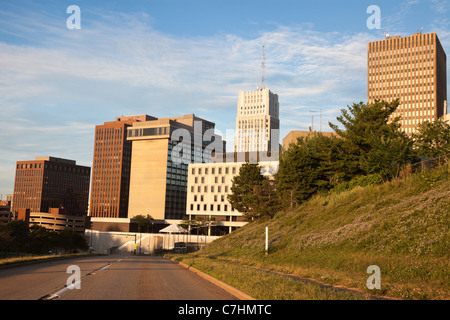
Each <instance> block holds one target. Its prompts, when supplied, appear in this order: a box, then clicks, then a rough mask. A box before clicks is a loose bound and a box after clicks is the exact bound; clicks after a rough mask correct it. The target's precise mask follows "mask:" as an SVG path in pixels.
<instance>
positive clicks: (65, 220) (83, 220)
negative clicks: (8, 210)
mask: <svg viewBox="0 0 450 320" xmlns="http://www.w3.org/2000/svg"><path fill="white" fill-rule="evenodd" d="M17 219H18V220H23V221H26V222H28V223H29V225H30V226H33V225H36V226H41V227H44V228H46V229H47V230H52V231H61V230H71V231H73V232H76V233H80V234H84V231H85V230H86V228H89V226H90V217H89V216H70V215H66V214H60V212H59V209H50V212H48V213H46V212H30V210H29V209H20V210H19V211H18V216H17Z"/></svg>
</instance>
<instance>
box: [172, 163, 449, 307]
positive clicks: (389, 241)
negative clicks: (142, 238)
mask: <svg viewBox="0 0 450 320" xmlns="http://www.w3.org/2000/svg"><path fill="white" fill-rule="evenodd" d="M449 222H450V179H449V174H448V167H441V168H440V169H439V170H434V171H430V172H423V173H419V174H415V175H413V176H411V177H409V178H407V179H405V180H396V181H393V182H389V183H385V184H381V185H372V186H366V187H356V188H354V189H351V190H348V191H344V192H340V193H337V192H334V193H327V194H319V195H316V196H315V197H313V198H312V199H310V200H309V201H307V202H305V203H304V204H302V205H301V206H299V207H298V208H296V209H295V210H294V211H292V212H289V211H287V212H280V213H278V214H277V215H275V217H274V218H273V219H272V220H259V221H256V222H253V223H249V224H248V225H246V226H245V227H243V228H241V229H239V230H236V231H235V232H233V233H231V234H229V235H227V236H224V237H222V238H220V239H218V240H216V241H214V242H213V243H211V244H210V245H208V246H207V247H206V248H205V249H204V250H202V251H199V252H197V253H194V254H191V255H186V256H178V257H177V258H178V259H182V260H183V261H184V262H185V263H189V264H190V263H191V261H194V262H195V264H194V266H195V267H197V268H199V269H201V270H203V271H205V272H207V273H212V274H213V275H214V276H216V277H219V278H222V279H225V280H224V281H225V282H228V283H230V284H231V285H234V286H236V287H238V288H240V289H242V290H243V291H246V292H247V293H249V294H250V295H253V296H255V297H256V298H259V299H351V298H354V295H350V296H349V295H348V294H345V295H340V294H336V293H335V292H331V293H329V292H328V291H330V290H328V291H327V290H324V289H323V288H316V287H317V286H314V285H309V284H308V287H310V286H311V288H310V289H307V288H306V287H307V286H306V285H305V284H304V283H298V281H297V282H296V281H295V280H292V279H283V281H282V280H280V279H279V276H276V277H275V279H272V280H270V281H269V280H267V281H268V282H267V286H266V288H265V289H258V288H261V287H263V285H262V283H261V282H260V281H259V280H258V279H260V278H261V279H265V277H267V276H273V275H268V274H262V273H261V271H255V270H252V271H251V272H257V273H258V275H257V276H256V275H255V276H250V275H247V276H245V277H244V278H242V279H240V278H239V279H238V275H240V274H243V273H245V274H246V272H250V271H249V270H247V268H243V267H239V266H238V265H236V263H237V264H241V265H247V266H254V267H259V268H264V269H268V270H273V271H277V272H282V273H286V274H293V275H298V276H300V277H305V278H311V279H315V280H318V281H321V282H324V283H327V284H331V285H336V286H343V287H348V288H354V289H356V290H359V291H360V292H363V293H366V294H372V295H380V296H386V297H393V298H399V299H449V298H450V290H449V283H450V276H449V261H450V260H449V248H450V232H449V224H450V223H449ZM266 226H268V227H269V242H270V249H269V255H265V252H264V240H265V227H266ZM231 263H233V264H232V265H233V267H225V266H228V265H230V264H231ZM370 265H377V266H379V267H380V270H381V290H376V289H375V290H369V289H368V288H367V287H366V280H367V278H368V277H369V274H367V273H366V270H367V267H368V266H370ZM236 268H237V269H236ZM276 279H278V280H276ZM312 288H314V289H312ZM314 290H318V291H314ZM270 292H273V293H270Z"/></svg>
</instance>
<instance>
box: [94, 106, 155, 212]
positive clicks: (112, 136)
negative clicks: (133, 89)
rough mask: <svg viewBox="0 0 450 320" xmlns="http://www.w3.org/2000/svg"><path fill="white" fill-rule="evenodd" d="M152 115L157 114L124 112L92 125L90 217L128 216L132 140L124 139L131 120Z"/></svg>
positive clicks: (146, 119) (145, 118)
mask: <svg viewBox="0 0 450 320" xmlns="http://www.w3.org/2000/svg"><path fill="white" fill-rule="evenodd" d="M152 119H156V118H154V117H151V116H148V115H139V116H124V117H117V118H116V119H115V121H112V122H105V123H104V124H102V125H97V126H96V127H95V143H94V159H93V169H92V186H91V200H90V206H89V212H90V216H91V217H99V218H102V217H103V218H105V217H107V218H126V217H127V215H128V196H129V194H128V192H129V184H130V165H131V141H127V129H128V128H129V127H130V126H131V125H132V124H133V123H134V122H137V121H148V120H152Z"/></svg>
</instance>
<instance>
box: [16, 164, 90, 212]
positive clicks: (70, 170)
mask: <svg viewBox="0 0 450 320" xmlns="http://www.w3.org/2000/svg"><path fill="white" fill-rule="evenodd" d="M90 173H91V168H89V167H86V166H80V165H77V164H76V161H74V160H67V159H61V158H55V157H36V158H35V160H30V161H17V164H16V178H15V182H14V202H13V208H12V212H13V213H14V214H15V215H16V216H17V212H18V210H19V209H29V210H30V211H31V212H49V211H50V209H51V208H55V209H60V210H61V212H64V214H67V215H72V216H85V215H87V208H88V201H89V179H90Z"/></svg>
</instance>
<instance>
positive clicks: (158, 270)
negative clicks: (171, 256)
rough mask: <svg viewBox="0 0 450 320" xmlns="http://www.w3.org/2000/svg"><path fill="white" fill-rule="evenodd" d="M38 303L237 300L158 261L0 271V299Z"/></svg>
mask: <svg viewBox="0 0 450 320" xmlns="http://www.w3.org/2000/svg"><path fill="white" fill-rule="evenodd" d="M70 266H74V267H72V268H73V269H76V270H79V277H78V279H79V282H78V283H75V282H73V283H74V284H75V287H74V288H68V287H67V285H66V284H67V281H68V279H69V278H71V279H74V278H76V277H75V276H76V275H77V274H76V273H74V271H70V268H69V267H70ZM68 268H69V269H68ZM68 271H69V272H68ZM69 283H71V282H69ZM77 287H79V288H77ZM42 298H45V299H56V300H236V298H235V297H234V296H233V295H231V294H229V293H228V292H226V291H225V290H223V289H222V288H220V287H218V286H216V285H215V284H212V283H211V282H209V281H207V280H205V279H203V278H202V277H200V276H198V275H197V274H195V273H193V272H191V271H189V270H187V269H186V268H184V267H182V266H180V265H178V264H177V263H175V262H172V261H170V260H168V259H165V258H162V257H153V256H152V257H149V256H133V255H110V256H98V257H83V258H74V259H65V260H56V261H47V262H40V263H34V264H30V265H21V266H14V267H8V268H1V269H0V300H37V299H42Z"/></svg>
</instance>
